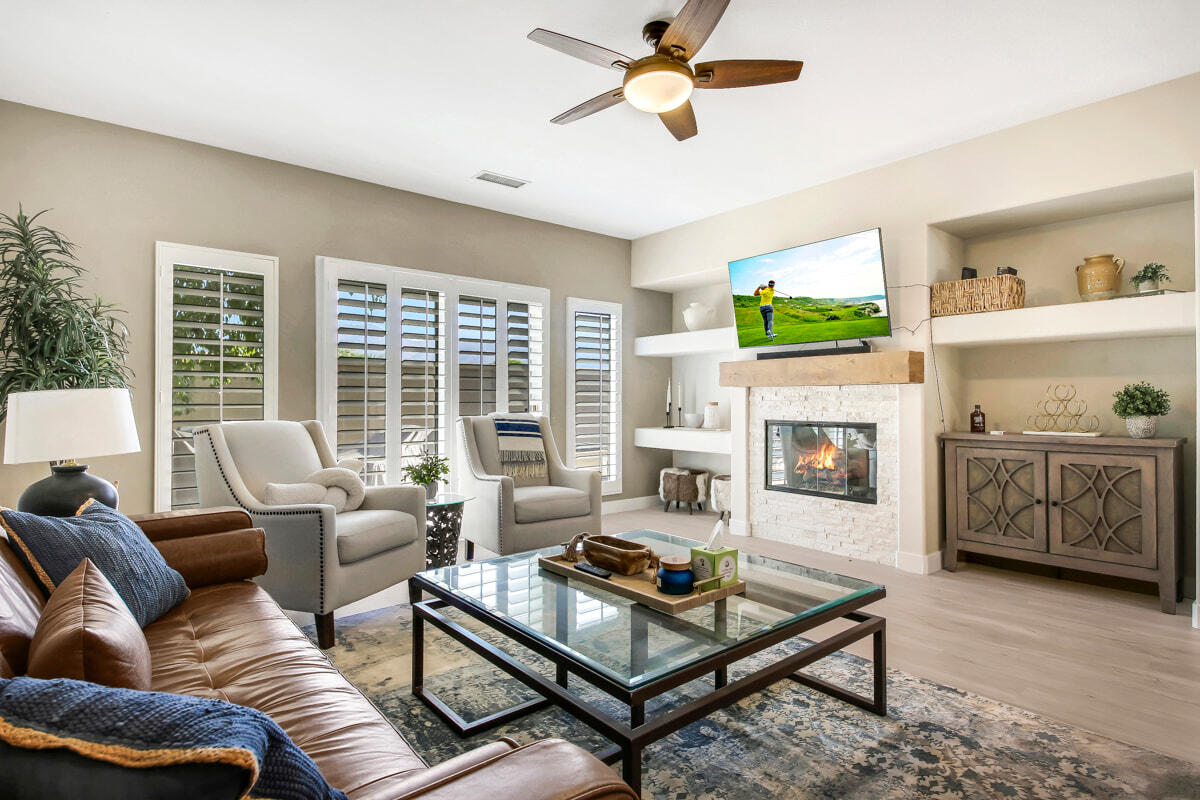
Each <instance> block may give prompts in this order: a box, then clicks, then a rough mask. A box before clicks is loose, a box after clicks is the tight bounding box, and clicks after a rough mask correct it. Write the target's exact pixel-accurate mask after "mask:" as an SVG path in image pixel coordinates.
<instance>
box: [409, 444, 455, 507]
mask: <svg viewBox="0 0 1200 800" xmlns="http://www.w3.org/2000/svg"><path fill="white" fill-rule="evenodd" d="M400 471H401V472H403V473H404V475H405V476H406V477H407V478H408V479H409V480H410V481H412V482H413V483H415V484H417V485H418V486H424V487H425V499H427V500H432V499H433V498H434V496H435V495H436V494H437V493H438V481H439V480H441V479H442V478H444V477H446V476H447V475H449V474H450V460H449V459H446V458H439V457H437V456H435V455H431V454H429V453H426V454H425V455H423V456H421V460H420V461H418V462H417V463H416V464H410V465H409V466H407V467H404V468H403V469H401V470H400Z"/></svg>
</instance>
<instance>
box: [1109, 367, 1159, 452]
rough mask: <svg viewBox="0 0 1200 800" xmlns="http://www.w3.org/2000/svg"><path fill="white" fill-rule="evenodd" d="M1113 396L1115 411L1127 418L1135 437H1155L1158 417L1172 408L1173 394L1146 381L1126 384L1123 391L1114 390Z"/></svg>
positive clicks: (1126, 420)
mask: <svg viewBox="0 0 1200 800" xmlns="http://www.w3.org/2000/svg"><path fill="white" fill-rule="evenodd" d="M1113 397H1115V398H1116V401H1115V402H1114V403H1113V413H1114V414H1116V415H1117V416H1118V417H1120V418H1121V419H1123V420H1125V427H1126V428H1128V429H1129V435H1130V436H1131V437H1133V438H1134V439H1150V438H1153V436H1154V433H1155V430H1156V429H1157V427H1158V418H1159V417H1165V416H1166V415H1167V412H1169V411H1170V410H1171V396H1170V395H1169V394H1167V393H1166V392H1165V391H1163V390H1162V389H1159V388H1158V387H1157V386H1154V385H1152V384H1150V383H1148V382H1146V381H1141V382H1139V383H1130V384H1126V386H1125V388H1124V389H1122V390H1121V391H1119V392H1113Z"/></svg>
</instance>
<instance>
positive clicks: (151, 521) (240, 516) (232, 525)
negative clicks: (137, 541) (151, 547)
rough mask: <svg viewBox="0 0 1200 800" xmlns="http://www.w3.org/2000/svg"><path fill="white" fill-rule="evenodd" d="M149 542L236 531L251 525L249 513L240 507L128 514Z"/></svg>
mask: <svg viewBox="0 0 1200 800" xmlns="http://www.w3.org/2000/svg"><path fill="white" fill-rule="evenodd" d="M130 519H131V520H133V521H134V522H136V523H137V525H138V527H139V528H141V529H142V533H144V534H146V538H147V539H149V540H150V541H152V542H159V541H163V540H165V539H182V538H184V537H187V536H203V535H204V534H207V533H223V532H225V531H239V530H244V529H245V528H249V527H251V526H252V525H253V523H252V522H251V521H250V515H249V514H247V513H246V512H245V511H243V510H242V509H240V508H234V507H232V506H231V507H226V508H192V509H184V510H181V511H159V512H157V513H154V514H134V515H133V516H131V517H130Z"/></svg>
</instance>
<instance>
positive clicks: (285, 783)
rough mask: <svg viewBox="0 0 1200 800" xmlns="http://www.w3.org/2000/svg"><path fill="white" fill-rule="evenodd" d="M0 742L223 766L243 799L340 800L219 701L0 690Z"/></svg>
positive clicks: (56, 689)
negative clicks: (237, 770) (238, 777)
mask: <svg viewBox="0 0 1200 800" xmlns="http://www.w3.org/2000/svg"><path fill="white" fill-rule="evenodd" d="M0 740H2V741H4V742H6V743H8V744H9V745H11V746H12V747H18V748H22V749H26V750H49V749H68V750H71V751H73V752H75V753H77V754H79V755H81V756H84V757H85V758H90V759H94V760H98V761H106V762H108V763H110V764H117V765H119V766H123V767H130V768H145V767H167V766H172V765H175V764H189V763H191V764H201V763H204V764H212V763H220V764H229V765H232V766H235V767H241V768H242V769H243V770H245V773H246V783H245V786H246V790H245V792H244V793H243V794H242V797H245V798H271V800H346V795H345V794H343V793H342V792H340V791H338V790H337V789H332V788H330V786H329V785H328V784H327V783H325V779H324V778H323V777H322V776H321V771H320V770H319V769H317V765H316V764H314V763H313V762H312V759H310V758H309V757H308V756H307V755H306V754H305V753H304V751H302V750H301V749H300V748H298V747H297V746H296V745H295V744H294V743H293V742H292V740H291V739H289V738H288V736H287V734H286V733H284V732H283V730H282V729H281V728H280V727H279V726H278V725H276V724H275V722H274V720H272V719H271V718H270V717H268V716H267V715H266V714H264V713H262V712H261V711H257V710H255V709H253V708H246V707H245V706H239V705H234V704H233V703H227V702H225V701H223V700H211V699H208V698H203V697H190V696H187V695H179V694H166V693H162V692H136V691H132V690H130V689H112V688H109V687H107V686H99V685H97V684H94V683H87V682H86V681H74V680H67V679H56V680H49V681H46V680H38V679H36V678H27V677H19V678H12V679H9V680H0Z"/></svg>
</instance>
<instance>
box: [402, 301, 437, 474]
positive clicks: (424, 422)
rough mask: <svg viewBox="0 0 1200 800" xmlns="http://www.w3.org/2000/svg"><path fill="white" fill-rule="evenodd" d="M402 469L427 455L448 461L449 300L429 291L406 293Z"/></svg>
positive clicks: (403, 333)
mask: <svg viewBox="0 0 1200 800" xmlns="http://www.w3.org/2000/svg"><path fill="white" fill-rule="evenodd" d="M400 304H401V309H400V318H401V331H400V466H408V465H409V464H413V463H415V462H416V461H417V460H418V459H419V458H420V457H421V456H422V455H424V454H425V453H429V454H430V455H437V456H445V455H446V454H447V453H446V447H445V443H444V442H443V441H442V430H443V417H444V415H445V409H446V405H445V386H446V364H445V347H444V345H443V342H444V336H445V328H444V321H443V319H442V308H443V305H444V297H443V295H442V294H441V293H440V292H436V291H430V290H425V289H403V290H401V293H400Z"/></svg>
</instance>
